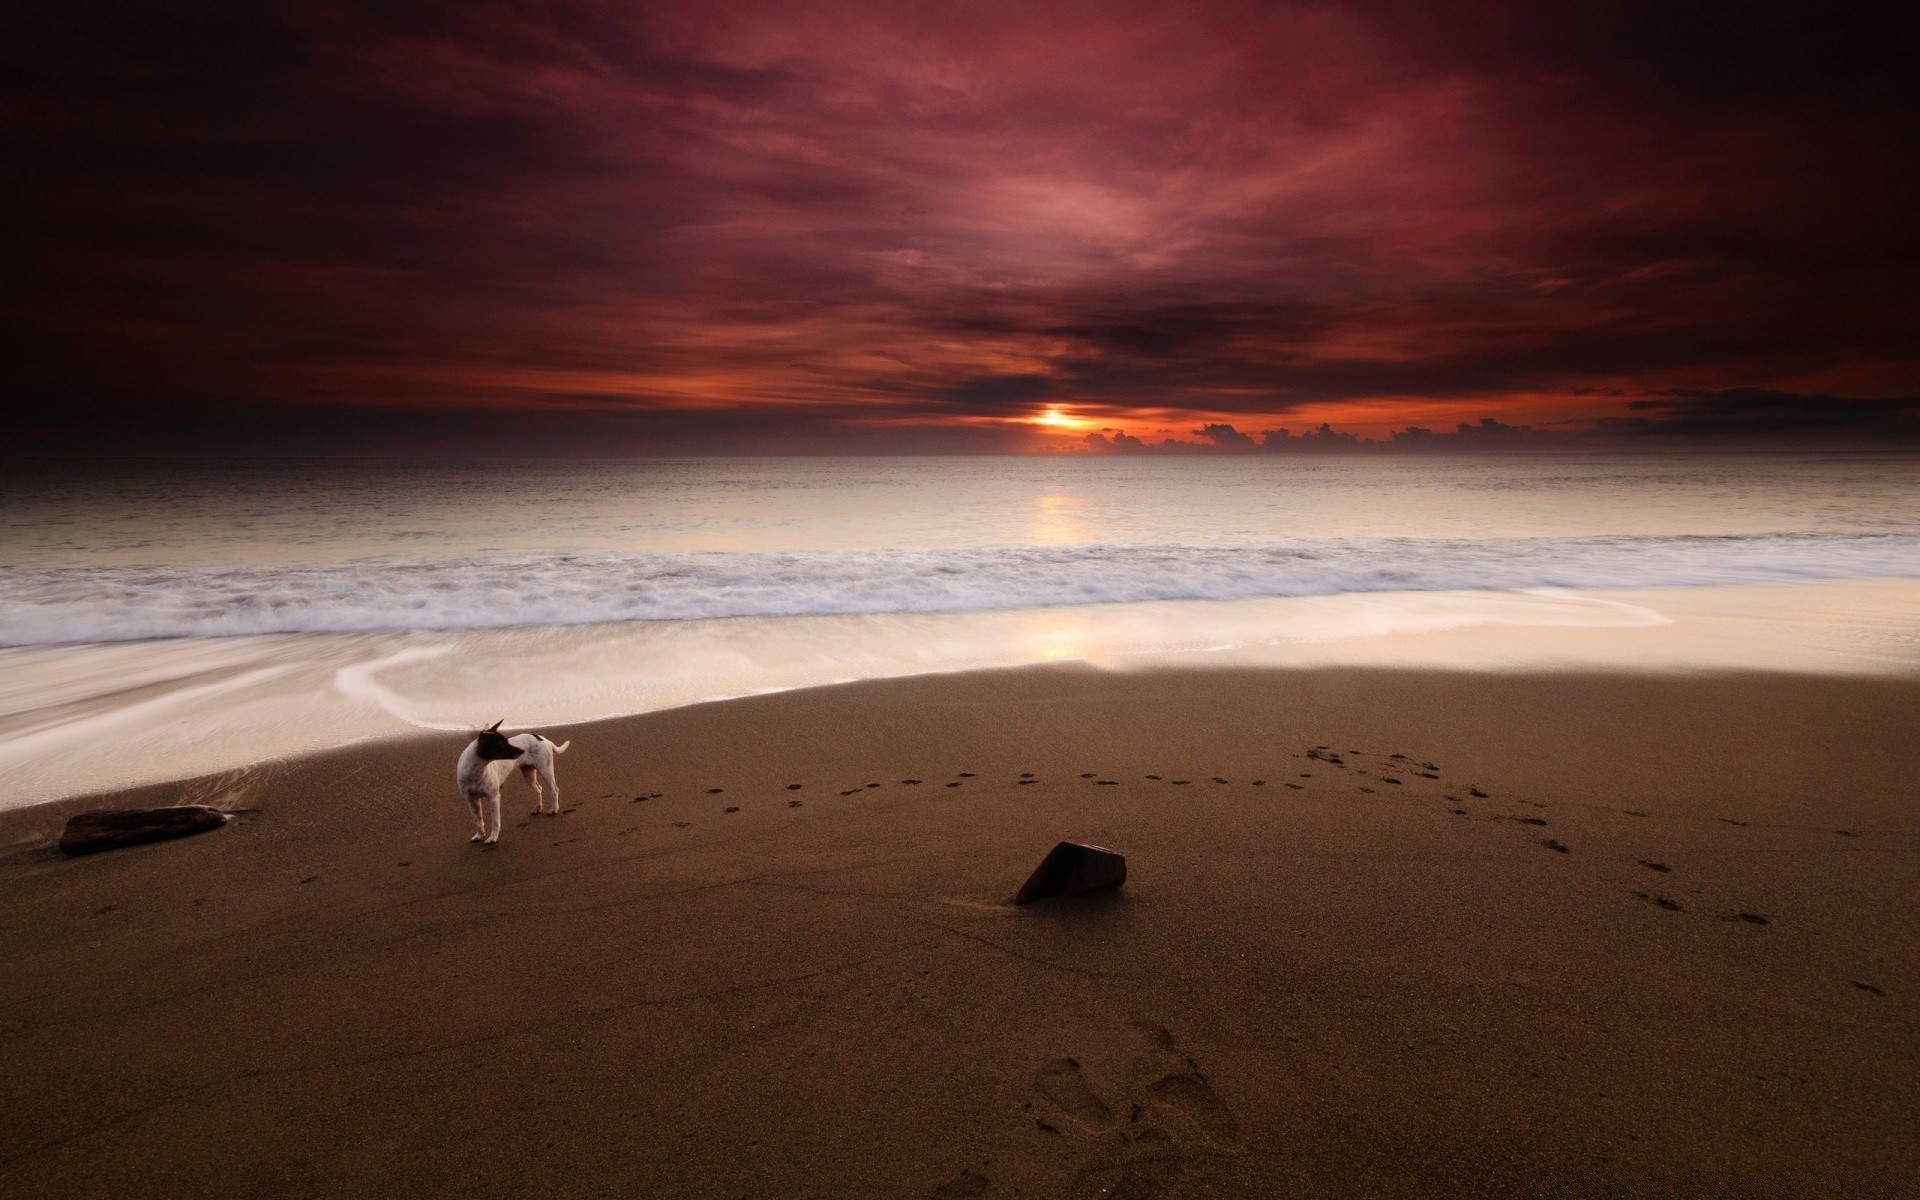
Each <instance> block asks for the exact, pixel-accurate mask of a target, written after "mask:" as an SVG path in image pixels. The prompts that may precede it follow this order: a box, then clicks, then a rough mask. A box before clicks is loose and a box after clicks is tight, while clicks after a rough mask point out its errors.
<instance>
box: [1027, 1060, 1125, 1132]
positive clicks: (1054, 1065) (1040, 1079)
mask: <svg viewBox="0 0 1920 1200" xmlns="http://www.w3.org/2000/svg"><path fill="white" fill-rule="evenodd" d="M1033 1090H1034V1091H1036V1092H1039V1093H1040V1095H1041V1096H1043V1097H1044V1098H1045V1099H1046V1100H1047V1101H1048V1102H1049V1103H1051V1104H1052V1105H1053V1106H1054V1107H1055V1108H1057V1109H1059V1110H1060V1111H1061V1112H1063V1113H1065V1114H1066V1115H1067V1116H1069V1117H1071V1118H1072V1119H1073V1120H1074V1121H1076V1122H1078V1123H1079V1124H1080V1125H1082V1126H1084V1127H1086V1128H1087V1129H1091V1130H1094V1131H1096V1132H1097V1131H1099V1130H1103V1129H1111V1128H1113V1124H1114V1121H1115V1120H1116V1118H1115V1117H1114V1115H1113V1110H1112V1109H1111V1108H1108V1107H1107V1105H1106V1103H1105V1101H1103V1100H1101V1099H1100V1097H1099V1096H1097V1095H1095V1094H1094V1091H1093V1086H1092V1085H1091V1084H1089V1083H1088V1082H1087V1074H1086V1072H1085V1071H1084V1070H1082V1069H1081V1066H1080V1060H1079V1059H1077V1058H1056V1059H1054V1060H1053V1061H1052V1062H1049V1063H1046V1064H1044V1065H1043V1066H1042V1067H1041V1068H1040V1071H1039V1073H1038V1074H1037V1075H1035V1076H1034V1078H1033Z"/></svg>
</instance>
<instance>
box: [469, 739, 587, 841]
mask: <svg viewBox="0 0 1920 1200" xmlns="http://www.w3.org/2000/svg"><path fill="white" fill-rule="evenodd" d="M571 745H573V743H572V742H571V741H567V742H562V743H560V744H559V745H557V746H556V745H554V744H553V743H552V742H551V741H548V740H547V739H546V738H544V737H541V736H540V735H539V734H537V733H520V734H515V735H514V736H513V737H508V736H506V735H505V734H503V733H501V732H500V722H498V721H495V722H494V723H493V724H492V725H491V726H490V727H488V728H486V729H483V730H481V731H480V735H479V736H478V737H476V738H474V739H473V741H471V742H469V743H467V748H466V749H465V750H463V751H461V752H460V763H459V765H458V766H456V767H455V768H454V771H453V782H454V786H455V787H457V788H459V789H460V794H461V795H462V796H464V797H465V798H466V801H467V805H468V806H469V807H470V808H472V809H473V840H474V841H476V842H485V843H486V844H487V845H489V846H492V845H495V844H496V843H498V842H499V841H500V784H501V782H502V781H503V780H505V779H506V777H507V773H508V772H509V771H511V770H513V768H514V766H515V765H516V764H517V765H518V766H519V768H520V774H521V775H523V776H525V777H526V781H527V783H528V784H529V785H531V786H532V788H533V802H534V810H533V815H534V816H536V817H537V816H539V815H541V814H542V813H546V815H548V816H554V817H557V816H559V815H560V782H559V780H557V779H555V778H554V774H553V756H554V755H556V754H559V753H560V752H561V751H563V750H565V749H566V748H567V747H568V746H571ZM543 782H544V783H545V784H546V787H545V788H542V787H541V786H540V785H541V784H542V783H543ZM549 793H551V794H552V797H553V811H552V812H551V813H547V796H548V794H549Z"/></svg>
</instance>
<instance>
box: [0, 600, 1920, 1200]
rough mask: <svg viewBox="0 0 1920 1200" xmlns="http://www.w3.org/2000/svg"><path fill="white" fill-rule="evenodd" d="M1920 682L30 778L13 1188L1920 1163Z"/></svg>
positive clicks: (470, 1189) (1372, 1177) (1777, 678)
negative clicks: (169, 776) (1036, 890)
mask: <svg viewBox="0 0 1920 1200" xmlns="http://www.w3.org/2000/svg"><path fill="white" fill-rule="evenodd" d="M1567 636H1579V635H1567ZM1915 712H1920V679H1916V678H1914V677H1913V676H1912V675H1911V674H1904V675H1903V674H1884V675H1877V676H1875V675H1854V676H1847V675H1841V674H1813V673H1787V672H1770V671H1764V670H1711V671H1709V670H1687V671H1683V670H1626V669H1616V670H1593V669H1581V670H1558V671H1553V670H1543V669H1528V670H1504V671H1493V670H1480V671H1472V670H1439V669H1422V670H1411V669H1394V668H1391V667H1389V666H1385V665H1381V666H1374V667H1356V666H1328V667H1300V668H1289V669H1282V668H1273V667H1255V666H1223V665H1208V666H1199V665H1189V666H1186V667H1175V666H1167V665H1160V664H1155V665H1153V666H1151V667H1149V668H1148V669H1137V670H1128V671H1112V670H1101V669H1096V668H1093V667H1090V666H1087V665H1084V664H1080V663H1062V664H1055V665H1040V666H1030V667H1023V668H1019V669H1010V670H993V671H974V672H961V673H949V674H940V675H928V676H920V677H912V678H896V679H884V680H870V681H864V682H857V683H851V684H847V685H843V686H834V687H816V688H804V689H798V690H791V691H785V692H780V693H778V694H772V695H764V696H755V697H747V698H742V699H735V700H729V701H725V702H721V703H712V704H698V705H691V706H685V707H679V708H674V709H670V710H666V711H659V712H652V713H646V714H641V715H637V716H628V717H623V718H620V719H618V720H610V721H603V722H596V723H587V724H580V725H575V726H571V727H567V728H565V729H559V728H555V729H549V730H547V732H549V733H551V734H553V736H555V737H556V738H557V739H560V740H571V743H572V744H571V746H570V748H569V749H568V751H567V752H566V753H565V754H564V755H563V756H562V757H561V759H560V763H559V778H560V784H561V788H562V796H563V801H564V805H565V808H566V812H565V814H564V815H562V816H561V817H558V818H549V819H538V818H529V817H528V816H527V815H526V813H527V811H528V810H529V809H530V808H531V807H532V805H531V797H530V793H528V792H527V791H526V789H525V787H524V785H523V784H521V783H520V781H519V780H518V779H515V780H513V781H511V782H510V783H509V785H508V792H507V808H506V812H507V813H508V817H507V824H506V830H505V834H504V836H503V838H502V840H501V844H500V846H499V848H498V849H496V850H491V851H489V850H483V849H481V848H479V847H476V846H474V845H471V844H469V843H468V841H467V840H466V839H467V835H468V832H469V830H470V824H469V819H468V816H467V814H466V812H465V808H464V806H463V805H462V804H461V802H460V801H459V799H458V798H457V797H456V796H455V795H454V794H453V789H452V783H451V775H452V765H453V760H454V758H455V756H456V755H457V754H458V752H459V750H460V747H461V746H462V745H463V744H464V741H465V737H464V735H461V734H457V733H419V734H415V735H412V736H408V737H400V738H389V739H382V740H372V741H366V742H362V743H358V744H355V745H349V746H345V747H341V748H336V749H332V750H328V751H325V752H321V753H317V754H312V755H307V756H301V757H295V758H290V759H285V760H277V761H271V762H267V763H263V764H261V765H259V766H256V767H253V768H249V769H243V770H239V771H232V772H226V773H223V774H220V775H216V776H209V777H204V778H199V779H193V780H187V781H181V782H173V783H165V784H156V785H151V786H147V787H143V788H136V789H132V790H130V791H126V792H123V793H119V794H116V795H112V796H107V797H100V796H95V797H80V798H74V799H70V800H64V801H61V802H59V803H55V804H46V805H39V806H33V807H26V808H18V809H14V810H11V811H7V812H4V813H0V845H4V846H5V847H6V852H5V855H4V857H0V894H3V895H4V897H5V903H4V904H3V905H0V957H3V960H4V969H0V989H4V991H3V992H0V995H3V996H4V999H3V1001H0V1004H3V1005H4V1012H5V1024H4V1028H3V1029H0V1038H3V1039H4V1049H3V1050H0V1061H4V1063H5V1064H6V1066H7V1070H6V1071H5V1072H4V1073H0V1088H4V1098H5V1100H4V1105H5V1111H6V1112H7V1113H8V1114H9V1120H8V1121H7V1123H6V1125H5V1129H4V1133H3V1134H0V1192H4V1193H5V1194H7V1195H9V1196H70V1195H83V1194H116V1193H117V1194H193V1195H203V1196H224V1195H234V1196H239V1195H261V1194H273V1195H315V1196H319V1195H376V1194H378V1195H396V1194H414V1195H429V1194H439V1195H445V1194H462V1195H472V1196H512V1195H645V1196H811V1197H828V1196H834V1197H838V1196H859V1197H868V1196H870V1197H892V1196H920V1195H926V1196H941V1197H954V1196H1016V1195H1018V1196H1063V1197H1066V1196H1087V1197H1094V1196H1107V1197H1118V1196H1156V1195H1157V1196H1170V1197H1174V1196H1280V1195H1301V1196H1315V1195H1407V1196H1455V1195H1486V1196H1534V1195H1550V1196H1595V1195H1636V1196H1789V1195H1791V1196H1808V1195H1835V1196H1841V1195H1844V1196H1868V1195H1872V1196H1895V1195H1912V1194H1916V1189H1915V1185H1914V1183H1913V1181H1914V1179H1915V1178H1917V1177H1920V1152H1917V1151H1916V1143H1915V1139H1914V1137H1913V1132H1912V1131H1913V1129H1914V1128H1915V1127H1916V1122H1920V1085H1917V1084H1916V1082H1915V1081H1916V1079H1920V1032H1917V1031H1920V1021H1916V1019H1915V1016H1914V1010H1913V997H1914V996H1915V994H1916V987H1917V986H1920V967H1917V966H1916V964H1917V963H1920V955H1917V954H1916V951H1917V950H1920V944H1917V943H1920V858H1917V857H1916V854H1917V853H1920V817H1917V816H1916V804H1915V801H1916V792H1915V784H1914V780H1915V779H1916V778H1920V770H1917V768H1920V738H1916V737H1914V736H1913V714H1914V713H1915ZM1395 755H1400V756H1404V757H1401V758H1395V757H1393V756H1395ZM1334 757H1337V758H1338V759H1339V760H1340V761H1339V762H1338V763H1335V762H1332V761H1330V759H1331V758H1334ZM1429 764H1430V766H1429ZM1156 776H1157V777H1158V778H1155V777H1156ZM1023 778H1030V779H1031V780H1032V782H1025V783H1023V782H1021V781H1022V779H1023ZM909 780H917V781H918V782H907V781H909ZM794 784H798V785H800V786H799V787H798V788H793V787H792V786H791V785H794ZM872 785H877V786H872ZM177 802H206V803H217V804H220V805H221V806H223V807H228V808H235V809H257V810H258V811H257V812H248V813H243V814H242V815H239V816H237V817H236V818H235V819H234V821H233V822H232V823H231V824H230V825H229V826H228V827H226V828H224V829H220V830H217V831H214V832H212V833H209V834H205V835H202V836H199V837H195V838H190V839H186V840H183V841H177V842H170V843H164V844H159V845H154V846H146V847H140V848H135V849H131V850H125V851H119V852H115V853H112V854H108V855H102V856H98V857H94V858H88V859H75V860H69V859H65V858H63V857H61V856H60V855H59V854H58V853H57V851H55V850H54V848H53V841H54V839H55V838H56V837H57V835H58V833H59V829H60V826H61V823H62V822H63V821H64V820H65V818H66V817H67V816H68V815H71V814H72V813H74V812H77V811H81V810H83V809H86V808H91V807H98V806H102V805H103V804H113V805H127V806H134V805H148V804H168V803H177ZM1062 839H1072V840H1079V841H1086V842H1091V843H1095V844H1099V845H1103V846H1108V847H1111V848H1113V849H1115V850H1117V851H1119V852H1121V853H1123V854H1125V855H1126V856H1127V860H1128V872H1129V874H1128V881H1127V884H1126V886H1125V887H1124V888H1123V889H1122V890H1120V891H1118V892H1115V893H1107V894H1102V895H1095V896H1090V897H1083V898H1077V899H1069V900H1054V901H1046V902H1043V903H1041V904H1039V905H1036V906H1032V907H1028V908H1014V907H1013V906H1012V905H1010V904H1009V903H1008V898H1009V897H1010V896H1011V895H1012V893H1013V891H1014V890H1015V889H1016V888H1017V887H1018V886H1019V884H1020V882H1021V880H1022V879H1023V878H1024V877H1025V875H1026V873H1027V872H1028V871H1029V870H1031V869H1032V867H1033V866H1034V865H1035V864H1037V863H1038V862H1039V860H1040V858H1041V857H1042V856H1043V855H1044V854H1045V853H1046V851H1047V850H1048V849H1049V848H1050V847H1051V846H1052V845H1053V844H1054V843H1055V842H1057V841H1059V840H1062Z"/></svg>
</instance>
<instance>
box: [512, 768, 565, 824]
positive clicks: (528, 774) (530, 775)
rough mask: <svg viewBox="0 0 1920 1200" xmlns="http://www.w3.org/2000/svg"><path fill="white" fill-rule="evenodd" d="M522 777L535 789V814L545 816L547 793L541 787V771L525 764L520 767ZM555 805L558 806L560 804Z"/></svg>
mask: <svg viewBox="0 0 1920 1200" xmlns="http://www.w3.org/2000/svg"><path fill="white" fill-rule="evenodd" d="M520 778H522V779H524V780H526V781H527V786H528V787H530V788H532V789H533V815H534V816H536V817H543V816H545V815H546V813H547V794H546V793H545V792H544V791H542V790H541V789H540V773H539V772H538V771H535V770H534V769H533V767H532V766H531V765H528V766H523V767H521V768H520ZM555 807H556V808H557V807H558V805H556V806H555Z"/></svg>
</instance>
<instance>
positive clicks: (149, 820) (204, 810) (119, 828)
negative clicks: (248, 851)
mask: <svg viewBox="0 0 1920 1200" xmlns="http://www.w3.org/2000/svg"><path fill="white" fill-rule="evenodd" d="M227 820H228V818H227V814H226V813H223V812H221V811H220V810H219V809H217V808H209V807H207V806H206V805H204V804H182V805H180V806H179V807H177V808H134V809H120V810H117V811H116V810H113V809H100V810H97V811H95V812H84V813H81V814H80V815H79V816H77V817H75V818H73V819H72V820H70V821H68V822H67V828H66V831H65V832H64V833H62V834H61V835H60V850H61V852H62V853H63V854H71V855H73V856H75V857H78V856H80V855H82V854H98V853H100V852H101V851H102V850H118V849H120V848H121V847H122V846H139V845H143V844H145V843H147V842H164V841H167V840H168V839H169V838H177V837H187V836H189V835H191V834H195V833H205V832H207V830H209V829H218V828H220V827H221V826H222V825H225V824H226V823H227Z"/></svg>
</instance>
